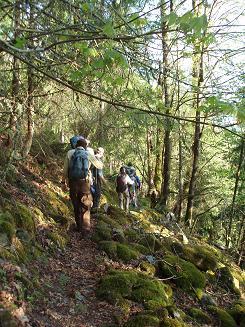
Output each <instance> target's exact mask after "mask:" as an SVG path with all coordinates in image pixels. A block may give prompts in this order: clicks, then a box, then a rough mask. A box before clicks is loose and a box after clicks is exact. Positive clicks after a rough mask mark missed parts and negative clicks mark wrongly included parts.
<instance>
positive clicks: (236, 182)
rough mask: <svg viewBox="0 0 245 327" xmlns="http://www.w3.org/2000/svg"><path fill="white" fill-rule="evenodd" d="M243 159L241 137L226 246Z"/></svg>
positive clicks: (228, 243)
mask: <svg viewBox="0 0 245 327" xmlns="http://www.w3.org/2000/svg"><path fill="white" fill-rule="evenodd" d="M243 160H244V139H242V141H241V149H240V156H239V162H238V166H237V171H236V179H235V186H234V191H233V197H232V203H231V216H230V221H229V227H228V233H227V239H226V246H227V248H228V247H229V246H230V240H231V234H232V224H233V216H234V211H235V210H234V209H235V202H236V196H237V190H238V184H239V180H240V174H241V167H242V163H243Z"/></svg>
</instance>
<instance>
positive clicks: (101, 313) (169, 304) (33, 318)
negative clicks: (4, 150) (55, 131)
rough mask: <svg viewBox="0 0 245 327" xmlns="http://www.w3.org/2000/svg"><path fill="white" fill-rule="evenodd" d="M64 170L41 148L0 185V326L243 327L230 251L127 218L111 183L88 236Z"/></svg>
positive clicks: (155, 219) (144, 213)
mask: <svg viewBox="0 0 245 327" xmlns="http://www.w3.org/2000/svg"><path fill="white" fill-rule="evenodd" d="M54 149H55V150H56V151H57V153H58V152H59V153H61V154H62V153H64V151H63V150H65V149H61V148H59V151H58V150H57V146H55V147H54ZM61 166H62V161H61V160H60V159H59V157H57V156H56V154H55V151H52V153H50V155H49V156H48V157H47V156H45V155H44V154H42V153H41V152H38V153H36V155H35V159H32V160H29V162H28V163H26V164H22V165H19V166H18V167H15V168H13V167H12V170H11V171H10V173H8V176H7V179H6V181H5V182H2V183H1V197H0V258H1V259H0V276H1V298H0V322H1V326H33V327H34V326H45V327H46V326H86V327H89V326H108V327H109V326H125V327H130V326H132V327H137V326H140V327H142V326H173V327H174V326H176V327H178V326H224V327H225V326H243V324H244V323H245V321H244V311H245V303H244V300H243V294H244V293H243V292H244V275H243V272H242V271H241V270H240V269H239V268H238V267H237V266H236V265H235V264H234V263H232V261H231V259H230V258H229V257H228V256H227V255H225V254H224V253H223V252H221V251H220V250H218V249H216V248H215V247H213V246H211V245H209V244H207V243H205V242H204V241H203V240H200V239H198V238H194V237H189V236H188V235H187V239H186V237H185V236H184V235H183V233H182V232H180V230H179V229H178V228H177V227H176V224H175V223H174V222H171V223H168V224H167V223H166V221H164V220H163V219H162V215H161V214H159V213H157V212H155V211H153V210H150V209H148V208H141V210H138V211H131V213H130V214H128V215H126V214H125V213H124V212H123V211H121V210H120V209H119V208H117V206H116V205H115V204H116V202H117V199H116V194H115V192H114V190H113V189H112V187H111V186H110V184H109V183H108V184H107V185H106V186H105V187H104V192H103V193H104V195H103V198H102V208H101V209H99V210H98V211H97V212H95V213H94V214H93V218H92V223H93V233H92V237H91V240H83V239H81V237H80V235H79V234H78V233H76V232H74V231H73V218H72V210H71V206H70V202H69V198H68V195H67V193H66V192H64V191H63V190H62V189H61V188H60V183H59V180H60V176H61V175H60V174H61ZM105 203H107V204H108V205H109V207H108V206H106V210H105V209H104V204H105ZM167 227H168V228H167Z"/></svg>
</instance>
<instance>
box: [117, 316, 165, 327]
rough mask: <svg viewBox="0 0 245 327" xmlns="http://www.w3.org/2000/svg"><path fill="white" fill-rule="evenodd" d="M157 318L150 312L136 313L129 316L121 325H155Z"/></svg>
mask: <svg viewBox="0 0 245 327" xmlns="http://www.w3.org/2000/svg"><path fill="white" fill-rule="evenodd" d="M159 322H160V321H159V318H158V317H156V316H153V315H150V314H143V313H142V314H138V315H136V316H133V317H131V318H130V319H129V320H128V321H127V322H126V323H125V324H124V325H123V326H124V327H155V326H156V327H157V326H159Z"/></svg>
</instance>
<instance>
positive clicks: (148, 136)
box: [146, 127, 154, 195]
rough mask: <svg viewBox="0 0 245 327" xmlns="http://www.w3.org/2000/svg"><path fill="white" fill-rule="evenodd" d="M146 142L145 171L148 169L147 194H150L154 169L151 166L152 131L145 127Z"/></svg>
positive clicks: (152, 187)
mask: <svg viewBox="0 0 245 327" xmlns="http://www.w3.org/2000/svg"><path fill="white" fill-rule="evenodd" d="M146 144H147V171H148V179H147V180H148V192H147V193H148V195H150V194H151V192H152V190H153V189H154V171H153V167H152V131H151V130H150V129H149V127H148V129H147V133H146Z"/></svg>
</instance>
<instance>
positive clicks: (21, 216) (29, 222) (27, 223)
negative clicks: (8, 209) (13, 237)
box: [14, 203, 35, 233]
mask: <svg viewBox="0 0 245 327" xmlns="http://www.w3.org/2000/svg"><path fill="white" fill-rule="evenodd" d="M14 209H15V213H14V218H15V223H16V226H17V227H19V228H23V229H25V230H27V231H28V232H31V233H34V231H35V224H34V220H33V218H34V217H33V214H32V212H31V210H30V209H29V208H28V207H26V206H25V205H24V204H21V203H17V204H16V206H15V208H14Z"/></svg>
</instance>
